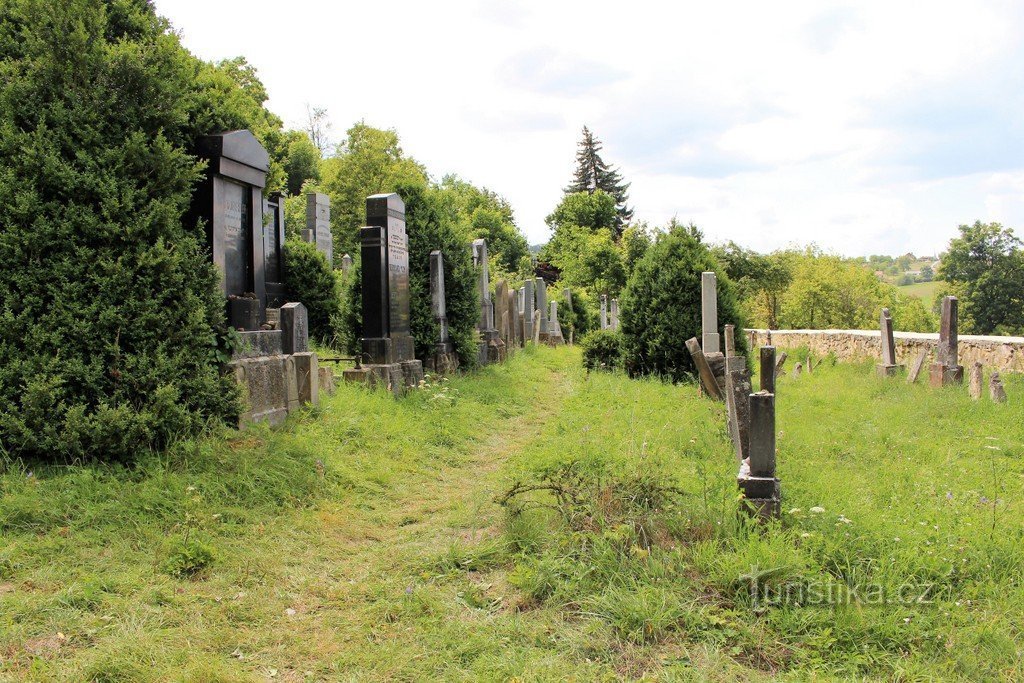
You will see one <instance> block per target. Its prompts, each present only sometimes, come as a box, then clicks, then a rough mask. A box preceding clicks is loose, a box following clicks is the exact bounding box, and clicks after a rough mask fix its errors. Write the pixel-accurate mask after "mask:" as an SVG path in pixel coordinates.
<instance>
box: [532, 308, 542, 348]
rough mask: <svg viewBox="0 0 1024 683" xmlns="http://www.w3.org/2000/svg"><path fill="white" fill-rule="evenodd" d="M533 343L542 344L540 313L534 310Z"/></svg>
mask: <svg viewBox="0 0 1024 683" xmlns="http://www.w3.org/2000/svg"><path fill="white" fill-rule="evenodd" d="M533 343H534V344H540V311H539V310H538V309H536V308H535V309H533Z"/></svg>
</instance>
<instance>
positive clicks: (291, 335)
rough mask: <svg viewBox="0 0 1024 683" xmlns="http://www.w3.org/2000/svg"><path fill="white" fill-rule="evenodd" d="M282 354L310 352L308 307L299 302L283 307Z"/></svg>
mask: <svg viewBox="0 0 1024 683" xmlns="http://www.w3.org/2000/svg"><path fill="white" fill-rule="evenodd" d="M280 328H281V332H282V333H283V335H282V340H281V352H282V353H285V354H293V353H305V352H306V351H309V315H308V314H307V312H306V307H305V306H304V305H303V304H302V303H300V302H297V301H293V302H290V303H287V304H285V305H284V306H281V312H280Z"/></svg>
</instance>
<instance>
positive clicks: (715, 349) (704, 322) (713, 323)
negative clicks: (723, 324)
mask: <svg viewBox="0 0 1024 683" xmlns="http://www.w3.org/2000/svg"><path fill="white" fill-rule="evenodd" d="M700 325H701V333H702V339H701V341H702V342H703V343H702V344H701V348H702V349H703V350H704V353H706V354H707V353H719V352H720V351H721V344H720V342H719V338H718V278H717V276H716V275H715V274H714V272H712V271H705V272H703V273H701V275H700Z"/></svg>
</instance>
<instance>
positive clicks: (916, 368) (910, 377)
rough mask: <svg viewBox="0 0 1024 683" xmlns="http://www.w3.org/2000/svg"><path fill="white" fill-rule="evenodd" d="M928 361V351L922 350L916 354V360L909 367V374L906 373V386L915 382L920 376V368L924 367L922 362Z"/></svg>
mask: <svg viewBox="0 0 1024 683" xmlns="http://www.w3.org/2000/svg"><path fill="white" fill-rule="evenodd" d="M927 359H928V349H922V350H921V351H920V352H919V353H918V354H917V358H915V359H914V362H913V363H912V364H911V366H910V372H909V373H907V384H913V383H914V382H916V381H917V376H918V375H920V374H921V368H923V367H924V362H925V361H926V360H927Z"/></svg>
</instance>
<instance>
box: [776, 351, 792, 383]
mask: <svg viewBox="0 0 1024 683" xmlns="http://www.w3.org/2000/svg"><path fill="white" fill-rule="evenodd" d="M788 357H789V356H788V355H787V354H786V352H785V351H783V352H782V353H780V354H779V360H778V361H776V363H775V376H776V377H780V376H781V375H784V374H786V371H785V369H784V368H785V366H786V359H787V358H788Z"/></svg>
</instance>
